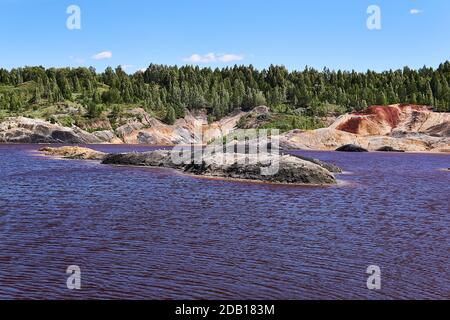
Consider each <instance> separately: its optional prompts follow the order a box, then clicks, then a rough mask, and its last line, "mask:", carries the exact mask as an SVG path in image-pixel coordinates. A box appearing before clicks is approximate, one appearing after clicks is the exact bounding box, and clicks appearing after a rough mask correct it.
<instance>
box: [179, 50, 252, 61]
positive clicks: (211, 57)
mask: <svg viewBox="0 0 450 320" xmlns="http://www.w3.org/2000/svg"><path fill="white" fill-rule="evenodd" d="M243 59H244V56H243V55H240V54H229V53H219V54H216V53H213V52H210V53H207V54H205V55H200V54H197V53H195V54H193V55H191V56H190V57H187V58H183V61H185V62H191V63H212V62H233V61H241V60H243Z"/></svg>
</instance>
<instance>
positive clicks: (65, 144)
mask: <svg viewBox="0 0 450 320" xmlns="http://www.w3.org/2000/svg"><path fill="white" fill-rule="evenodd" d="M20 145H26V146H34V145H35V146H49V147H61V146H68V147H77V146H82V147H85V146H86V147H91V146H130V147H131V146H136V147H148V148H174V147H176V146H178V147H188V146H191V145H189V144H180V145H153V144H131V143H107V142H105V143H74V144H71V143H63V142H61V143H22V142H21V143H14V142H6V143H4V142H0V146H20ZM193 146H194V147H195V146H197V147H200V146H202V147H203V146H207V145H205V144H203V145H193ZM280 151H285V152H289V151H304V152H338V153H344V154H345V153H358V152H341V151H336V150H323V149H292V148H289V149H280ZM364 153H365V154H367V153H377V154H378V153H384V154H433V155H438V154H442V155H450V150H448V151H402V152H388V151H370V150H369V151H368V152H364ZM364 153H363V154H364Z"/></svg>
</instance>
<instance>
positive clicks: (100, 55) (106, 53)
mask: <svg viewBox="0 0 450 320" xmlns="http://www.w3.org/2000/svg"><path fill="white" fill-rule="evenodd" d="M110 58H112V52H111V51H102V52H99V53H97V54H94V55H93V56H92V59H94V60H103V59H110Z"/></svg>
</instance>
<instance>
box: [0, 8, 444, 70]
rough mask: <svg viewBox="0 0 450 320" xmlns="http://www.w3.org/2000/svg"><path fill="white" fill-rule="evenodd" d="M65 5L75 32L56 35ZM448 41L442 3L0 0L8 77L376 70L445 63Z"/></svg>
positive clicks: (0, 48)
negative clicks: (235, 68) (110, 70)
mask: <svg viewBox="0 0 450 320" xmlns="http://www.w3.org/2000/svg"><path fill="white" fill-rule="evenodd" d="M72 4H74V5H78V6H79V7H80V9H81V29H80V30H69V29H67V27H66V20H67V18H68V17H69V15H68V14H67V13H66V9H67V7H68V6H69V5H72ZM372 4H374V5H378V6H379V7H380V8H381V23H382V28H381V30H369V29H368V28H367V27H366V20H367V18H368V16H369V15H368V14H367V13H366V10H367V8H368V6H369V5H372ZM411 10H413V11H411ZM449 36H450V1H448V0H370V1H366V0H342V1H336V0H312V1H310V0H278V1H269V0H226V1H225V0H216V1H214V0H177V1H175V0H164V1H162V0H161V1H154V0H147V1H145V0H126V1H116V0H71V1H65V0H0V39H1V45H0V67H4V68H8V69H10V68H13V67H18V66H25V65H43V66H46V67H50V66H56V67H61V66H80V65H82V66H94V67H95V68H97V70H103V69H104V68H105V67H106V66H108V65H111V66H117V65H123V66H124V68H126V70H127V71H128V72H134V71H136V70H138V69H141V68H144V67H146V66H148V64H150V63H161V64H171V65H174V64H177V65H182V64H186V63H190V64H198V65H201V66H211V67H217V66H218V67H222V66H227V65H234V64H236V63H237V64H245V65H248V64H253V65H254V66H256V67H257V68H265V67H267V66H269V65H270V64H282V65H285V66H286V67H287V68H289V69H291V70H292V69H303V68H304V67H305V66H306V65H308V66H312V67H315V68H318V69H322V68H323V67H324V66H326V67H329V68H331V69H346V70H352V69H355V70H358V71H365V70H367V69H373V70H377V71H381V70H387V69H390V68H392V69H396V68H401V67H403V66H405V65H408V66H410V67H413V68H417V67H421V66H423V65H428V66H437V65H438V64H439V63H441V62H444V61H445V60H449V59H450V41H449V40H450V39H449V38H450V37H449ZM99 53H102V54H100V55H99V56H97V57H96V56H95V55H96V54H99ZM95 57H96V58H97V59H95ZM100 58H103V59H100Z"/></svg>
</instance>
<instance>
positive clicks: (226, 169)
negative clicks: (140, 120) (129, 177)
mask: <svg viewBox="0 0 450 320" xmlns="http://www.w3.org/2000/svg"><path fill="white" fill-rule="evenodd" d="M257 157H258V158H257ZM224 158H226V160H225V161H224ZM102 163H104V164H113V165H134V166H150V167H165V168H172V169H177V170H180V171H182V172H185V173H189V174H194V175H199V176H208V177H221V178H232V179H245V180H255V181H266V182H277V183H295V184H314V185H327V184H335V183H336V179H335V178H334V176H333V174H332V173H331V172H330V171H328V170H327V169H325V168H324V167H322V166H320V165H318V164H316V163H313V162H311V161H306V160H303V159H300V158H298V157H293V156H290V155H283V156H279V157H277V156H273V155H270V154H263V155H261V154H259V155H256V154H250V155H249V154H247V155H246V154H240V153H239V154H233V153H218V154H213V155H206V156H203V158H201V161H196V163H192V162H191V163H174V162H173V160H172V156H171V151H170V150H157V151H150V152H142V153H138V152H133V153H121V154H109V155H106V156H105V158H104V159H103V162H102ZM270 168H276V169H275V170H274V171H273V172H272V173H271V174H267V173H264V172H265V170H268V169H270Z"/></svg>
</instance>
